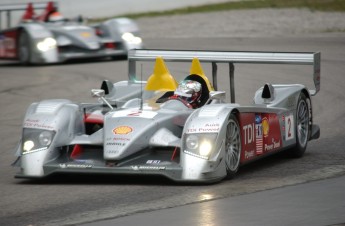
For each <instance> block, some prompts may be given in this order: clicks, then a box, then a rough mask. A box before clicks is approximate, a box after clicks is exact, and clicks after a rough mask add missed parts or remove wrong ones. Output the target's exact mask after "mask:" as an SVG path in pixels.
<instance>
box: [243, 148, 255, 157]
mask: <svg viewBox="0 0 345 226" xmlns="http://www.w3.org/2000/svg"><path fill="white" fill-rule="evenodd" d="M254 155H255V151H254V150H251V151H245V152H244V158H245V159H250V158H252V157H254Z"/></svg>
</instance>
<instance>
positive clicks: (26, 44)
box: [18, 31, 31, 65]
mask: <svg viewBox="0 0 345 226" xmlns="http://www.w3.org/2000/svg"><path fill="white" fill-rule="evenodd" d="M18 57H19V61H20V63H21V64H23V65H28V64H30V59H31V47H30V40H29V35H28V33H27V32H26V31H21V32H20V35H19V40H18Z"/></svg>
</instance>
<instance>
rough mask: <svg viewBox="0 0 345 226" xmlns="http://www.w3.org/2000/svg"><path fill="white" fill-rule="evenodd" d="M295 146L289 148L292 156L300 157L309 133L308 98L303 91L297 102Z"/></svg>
mask: <svg viewBox="0 0 345 226" xmlns="http://www.w3.org/2000/svg"><path fill="white" fill-rule="evenodd" d="M295 126H296V129H295V131H296V146H295V147H294V148H292V149H291V150H290V154H291V156H292V157H295V158H299V157H302V156H303V154H304V152H305V150H306V149H307V144H308V140H309V134H310V105H309V99H308V98H307V97H306V96H305V94H304V93H301V94H300V96H299V99H298V102H297V110H296V124H295Z"/></svg>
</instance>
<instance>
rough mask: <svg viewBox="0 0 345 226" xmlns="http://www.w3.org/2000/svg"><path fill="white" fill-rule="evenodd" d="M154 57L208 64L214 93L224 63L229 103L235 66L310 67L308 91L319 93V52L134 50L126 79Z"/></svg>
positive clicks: (233, 97) (314, 93) (129, 54)
mask: <svg viewBox="0 0 345 226" xmlns="http://www.w3.org/2000/svg"><path fill="white" fill-rule="evenodd" d="M158 56H160V57H162V58H163V59H164V60H165V61H172V62H191V61H192V60H193V58H195V57H196V58H198V59H199V61H200V62H208V63H212V80H213V81H212V83H213V87H214V88H215V90H217V63H228V64H229V76H230V92H231V102H232V103H234V102H235V89H234V88H235V85H234V64H235V63H248V64H293V65H312V66H313V80H314V85H315V90H309V92H310V94H311V95H313V96H314V95H316V93H317V92H319V90H320V59H321V53H320V52H225V51H199V50H198V51H196V50H195V51H189V50H143V49H134V50H130V51H129V53H128V63H129V69H128V72H129V79H130V80H132V81H134V80H136V79H137V77H136V62H137V61H154V60H155V59H156V57H158Z"/></svg>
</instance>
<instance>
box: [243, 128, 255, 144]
mask: <svg viewBox="0 0 345 226" xmlns="http://www.w3.org/2000/svg"><path fill="white" fill-rule="evenodd" d="M243 131H244V144H251V143H252V142H254V134H255V131H254V123H253V124H248V125H245V126H243Z"/></svg>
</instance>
